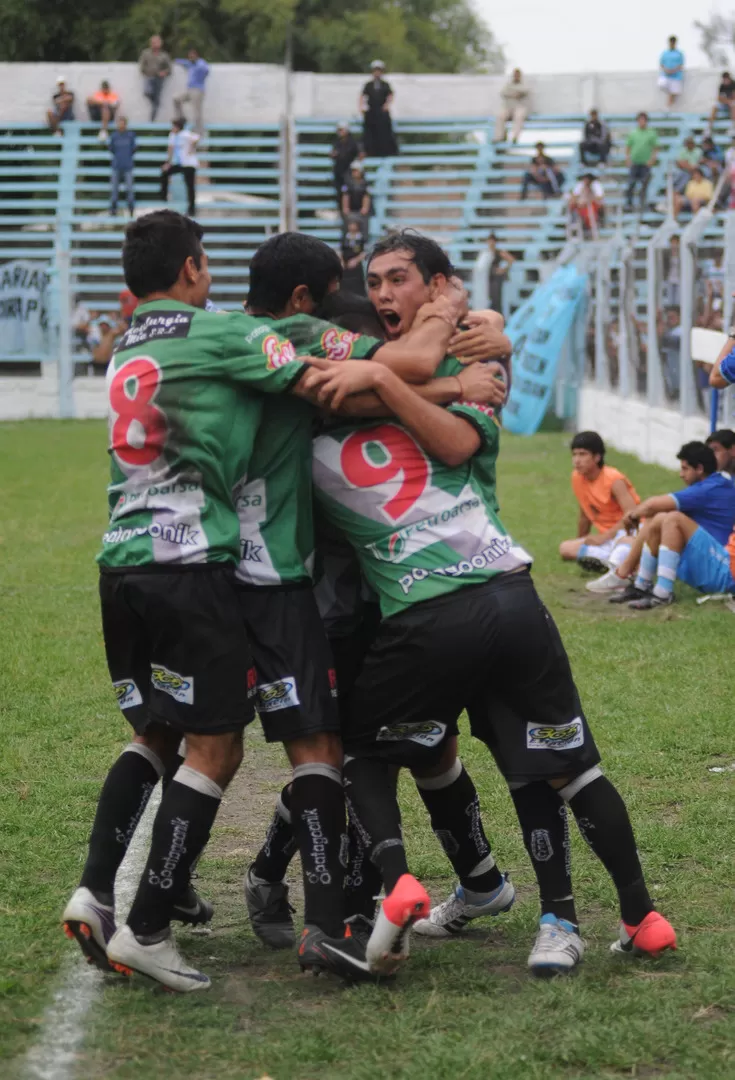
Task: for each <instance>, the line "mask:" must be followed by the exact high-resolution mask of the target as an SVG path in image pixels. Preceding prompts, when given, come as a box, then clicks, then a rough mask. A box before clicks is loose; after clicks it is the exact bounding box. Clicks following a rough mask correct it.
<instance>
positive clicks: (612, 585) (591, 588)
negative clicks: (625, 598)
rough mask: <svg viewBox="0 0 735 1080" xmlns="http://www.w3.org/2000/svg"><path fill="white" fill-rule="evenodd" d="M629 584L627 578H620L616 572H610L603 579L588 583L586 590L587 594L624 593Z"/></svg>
mask: <svg viewBox="0 0 735 1080" xmlns="http://www.w3.org/2000/svg"><path fill="white" fill-rule="evenodd" d="M627 584H628V579H627V578H621V577H618V575H617V574H616V573H615V571H614V570H608V572H607V573H606V574H603V575H602V577H599V578H595V580H594V581H588V582H587V584H586V585H585V589H586V590H587V592H591V593H597V594H603V595H605V594H609V593H616V592H618V591H620V592H622V590H623V589H624V588H625V587H626V585H627Z"/></svg>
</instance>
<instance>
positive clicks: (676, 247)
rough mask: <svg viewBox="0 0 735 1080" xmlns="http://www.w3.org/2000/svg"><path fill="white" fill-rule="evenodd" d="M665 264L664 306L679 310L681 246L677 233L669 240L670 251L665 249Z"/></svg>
mask: <svg viewBox="0 0 735 1080" xmlns="http://www.w3.org/2000/svg"><path fill="white" fill-rule="evenodd" d="M663 264H664V265H663V270H664V275H663V276H664V284H663V301H664V304H665V306H666V307H676V308H678V306H679V303H680V300H681V244H680V241H679V237H678V236H677V235H676V233H674V235H673V236H672V237H671V239H670V240H669V247H668V250H667V249H666V248H664V258H663Z"/></svg>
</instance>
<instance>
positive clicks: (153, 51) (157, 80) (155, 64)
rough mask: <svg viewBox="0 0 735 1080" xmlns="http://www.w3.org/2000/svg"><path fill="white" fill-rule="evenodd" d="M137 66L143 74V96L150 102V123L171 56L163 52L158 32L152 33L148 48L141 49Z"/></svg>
mask: <svg viewBox="0 0 735 1080" xmlns="http://www.w3.org/2000/svg"><path fill="white" fill-rule="evenodd" d="M138 67H139V68H140V73H141V75H142V76H143V96H144V97H147V98H148V100H149V101H150V103H151V123H152V122H153V121H154V120H155V119H156V117H157V116H158V109H159V106H160V104H161V94H162V93H163V87H164V83H165V82H166V79H167V78H168V76H169V75H170V74H171V57H170V56H169V55H168V53H167V52H164V49H163V40H162V38H161V37H160V36H159V35H158V34H154V35H153V37H152V38H151V40H150V42H149V44H148V48H147V49H143V52H142V53H141V54H140V58H139V59H138Z"/></svg>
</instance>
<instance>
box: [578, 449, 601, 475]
mask: <svg viewBox="0 0 735 1080" xmlns="http://www.w3.org/2000/svg"><path fill="white" fill-rule="evenodd" d="M572 464H573V465H574V471H575V472H578V473H579V475H580V476H588V475H589V474H590V473H594V472H595V470H596V469H597V468H598V462H597V458H596V457H595V455H594V454H593V453H592V452H591V451H590V450H572Z"/></svg>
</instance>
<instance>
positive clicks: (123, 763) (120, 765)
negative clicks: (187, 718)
mask: <svg viewBox="0 0 735 1080" xmlns="http://www.w3.org/2000/svg"><path fill="white" fill-rule="evenodd" d="M162 771H163V765H162V764H161V762H160V760H159V759H158V757H157V756H156V755H155V754H154V753H153V751H152V750H149V749H148V747H147V746H143V745H142V744H140V743H131V744H130V746H126V747H125V749H124V750H123V752H122V754H121V755H120V757H119V758H118V759H117V761H116V762H115V764H114V765H113V766H112V768H111V769H110V771H109V773H108V774H107V779H106V780H105V782H104V785H103V787H102V791H101V792H100V797H99V802H98V803H97V812H96V814H95V817H94V824H93V826H92V833H91V835H90V837H89V854H88V855H87V861H86V863H85V865H84V870H83V872H82V880H81V882H80V884H81V885H82V886H84V888H86V889H89V890H90V891H91V892H93V893H94V894H95V896H96V897H97V899H98V900H100V901H101V902H102V903H109V904H112V894H113V890H114V888H115V875H116V873H117V871H118V868H119V866H120V863H121V862H122V861H123V858H124V856H125V852H126V851H127V849H128V844H129V843H130V841H131V840H132V838H133V833H134V832H135V828H136V825H137V824H138V822H139V821H140V819H141V817H142V816H143V812H144V810H145V808H146V806H147V805H148V800H149V799H150V797H151V792H152V791H153V789H154V787H155V786H156V784H157V783H158V778H159V777H160V775H161V772H162Z"/></svg>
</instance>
